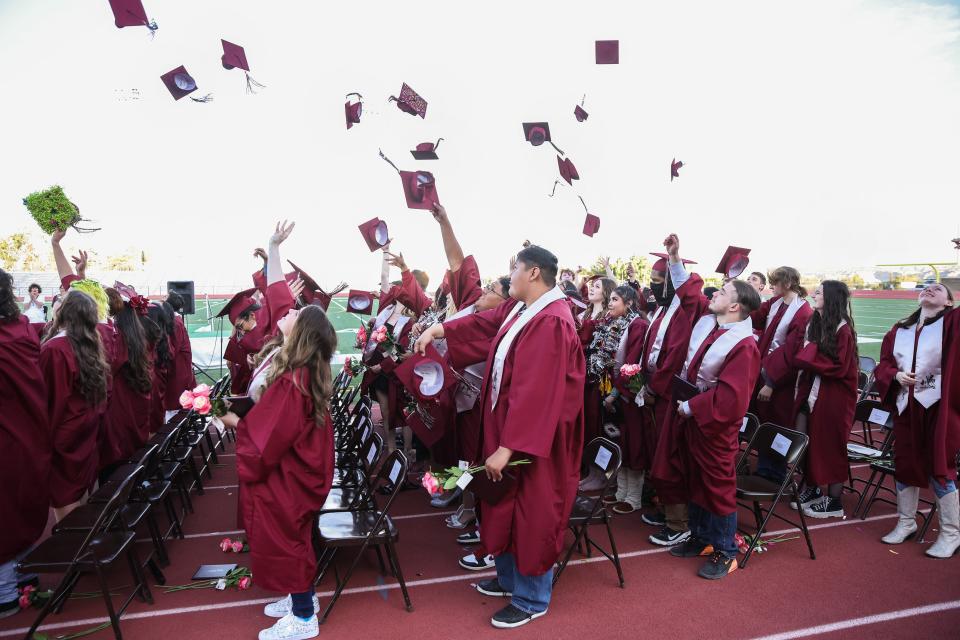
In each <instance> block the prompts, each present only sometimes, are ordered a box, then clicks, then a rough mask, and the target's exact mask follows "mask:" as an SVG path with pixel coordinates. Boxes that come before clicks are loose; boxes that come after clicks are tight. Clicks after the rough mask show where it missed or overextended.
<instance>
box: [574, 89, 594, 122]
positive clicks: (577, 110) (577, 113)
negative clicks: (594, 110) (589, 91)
mask: <svg viewBox="0 0 960 640" xmlns="http://www.w3.org/2000/svg"><path fill="white" fill-rule="evenodd" d="M586 100H587V96H586V94H584V96H583V100H581V101H580V104H578V105H577V106H576V107H574V108H573V115H574V117H575V118H576V119H577V122H583V121H584V120H586V119H587V116H589V115H590V114H589V113H587V112H586V111H584V110H583V103H584V102H586Z"/></svg>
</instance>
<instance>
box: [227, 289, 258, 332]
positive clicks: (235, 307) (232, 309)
mask: <svg viewBox="0 0 960 640" xmlns="http://www.w3.org/2000/svg"><path fill="white" fill-rule="evenodd" d="M254 291H256V289H244V290H243V291H240V292H238V293H237V294H236V295H234V296H233V297H232V298H230V300H229V301H228V302H227V304H226V305H224V307H223V309H221V310H220V313H218V314H217V317H218V318H222V317H223V316H227V317H229V318H230V324H232V325H236V324H237V319H239V318H240V315H241V314H243V313H245V312H247V311H256V310H257V309H259V308H260V305H259V304H257V301H256V300H254V299H253V293H254Z"/></svg>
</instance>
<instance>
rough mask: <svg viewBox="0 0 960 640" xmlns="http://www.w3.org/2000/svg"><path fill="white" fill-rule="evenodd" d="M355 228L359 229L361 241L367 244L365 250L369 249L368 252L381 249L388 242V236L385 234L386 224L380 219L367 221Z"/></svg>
mask: <svg viewBox="0 0 960 640" xmlns="http://www.w3.org/2000/svg"><path fill="white" fill-rule="evenodd" d="M357 228H358V229H360V233H361V234H362V235H363V241H364V242H366V243H367V248H368V249H370V251H376V250H378V249H383V248H384V247H385V246H386V245H387V243H388V242H390V236H389V235H388V233H387V223H386V222H385V221H384V220H381V219H380V218H373V219H371V220H367V221H366V222H364V223H363V224H361V225H359V226H358V227H357Z"/></svg>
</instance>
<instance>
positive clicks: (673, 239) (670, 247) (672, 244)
mask: <svg viewBox="0 0 960 640" xmlns="http://www.w3.org/2000/svg"><path fill="white" fill-rule="evenodd" d="M663 247H664V248H665V249H666V250H667V255H669V256H670V258H672V259H673V261H676V260H678V259H679V258H680V238H679V237H678V236H677V234H675V233H671V234H670V235H668V236H667V237H666V238H664V240H663Z"/></svg>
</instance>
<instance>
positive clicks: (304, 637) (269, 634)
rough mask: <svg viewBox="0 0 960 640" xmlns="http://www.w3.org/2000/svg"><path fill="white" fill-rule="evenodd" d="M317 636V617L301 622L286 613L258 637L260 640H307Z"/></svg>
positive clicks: (318, 626) (318, 629) (318, 628)
mask: <svg viewBox="0 0 960 640" xmlns="http://www.w3.org/2000/svg"><path fill="white" fill-rule="evenodd" d="M319 635H320V624H319V623H318V622H317V616H315V615H314V616H310V619H309V620H302V619H301V618H298V617H297V616H295V615H293V614H292V613H288V614H287V615H285V616H283V617H282V618H280V619H279V620H277V624H275V625H273V626H272V627H270V628H269V629H264V630H263V631H261V632H260V635H259V636H258V637H259V638H260V640H308V639H309V638H316V637H317V636H319Z"/></svg>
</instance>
